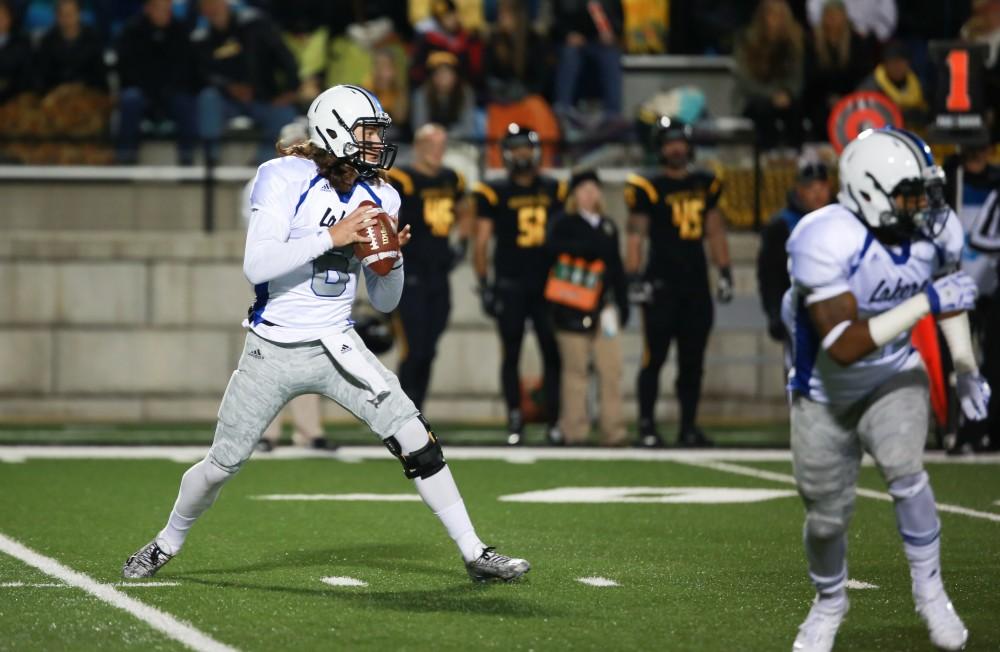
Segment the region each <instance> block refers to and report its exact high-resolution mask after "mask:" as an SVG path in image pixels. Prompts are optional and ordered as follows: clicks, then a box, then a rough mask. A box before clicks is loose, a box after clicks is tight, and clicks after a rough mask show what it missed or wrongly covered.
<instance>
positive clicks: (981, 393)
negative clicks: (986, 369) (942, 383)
mask: <svg viewBox="0 0 1000 652" xmlns="http://www.w3.org/2000/svg"><path fill="white" fill-rule="evenodd" d="M955 380H956V382H955V389H956V391H957V392H958V402H959V403H960V404H961V406H962V413H963V414H964V415H965V418H966V420H968V421H982V420H984V419H985V418H986V415H987V412H988V409H989V405H990V395H991V394H992V390H991V389H990V384H989V383H988V382H986V379H985V378H983V376H982V374H980V373H979V372H978V371H966V372H965V373H960V374H958V376H957V377H956V379H955Z"/></svg>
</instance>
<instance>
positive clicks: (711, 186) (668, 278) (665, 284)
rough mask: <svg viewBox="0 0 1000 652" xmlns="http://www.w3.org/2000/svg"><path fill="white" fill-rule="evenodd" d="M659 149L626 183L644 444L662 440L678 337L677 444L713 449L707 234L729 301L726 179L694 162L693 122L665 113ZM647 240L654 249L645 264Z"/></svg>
mask: <svg viewBox="0 0 1000 652" xmlns="http://www.w3.org/2000/svg"><path fill="white" fill-rule="evenodd" d="M653 146H654V148H655V151H656V153H657V155H658V156H659V160H660V163H661V165H662V167H661V169H660V171H659V173H658V174H654V175H650V176H642V175H639V174H631V175H629V177H628V179H627V181H626V185H625V203H626V204H627V205H628V208H629V219H628V237H627V240H626V252H625V271H626V272H627V273H628V274H630V275H632V288H633V292H632V294H633V297H634V299H635V300H636V301H638V302H640V303H642V304H643V306H642V314H643V335H644V338H645V350H644V352H643V357H642V367H641V369H640V371H639V378H638V395H639V444H640V445H642V446H647V447H658V446H662V445H663V439H662V437H661V436H660V434H659V433H658V432H657V430H656V422H655V419H654V411H655V407H656V399H657V395H658V394H659V376H660V369H661V368H662V367H663V363H664V362H665V361H666V359H667V352H668V350H669V347H670V342H671V341H672V340H676V341H677V367H678V369H677V384H676V388H677V399H678V401H679V402H680V422H681V423H680V433H679V436H678V445H681V446H710V445H711V444H712V442H711V440H709V439H708V438H707V437H706V436H705V434H704V433H703V432H702V431H701V430H700V429H699V428H698V426H697V422H696V419H697V412H698V401H699V399H700V397H701V380H702V368H703V365H704V360H705V347H706V346H707V345H708V334H709V331H710V330H711V328H712V318H713V306H712V295H711V291H710V290H709V283H708V263H707V260H706V257H705V245H704V240H705V239H707V240H708V246H709V250H710V253H711V256H712V260H713V262H714V263H715V265H716V266H717V267H718V268H719V284H718V290H717V299H718V300H719V302H720V303H728V302H729V301H730V300H731V299H732V296H733V283H732V273H731V271H730V267H729V247H728V244H727V242H726V232H725V227H724V225H723V218H722V213H721V212H720V211H719V198H720V196H721V194H722V184H721V181H720V180H719V179H718V177H716V176H715V175H714V174H712V173H711V172H708V171H704V170H699V169H697V168H695V167H694V166H693V164H692V159H693V158H694V149H693V145H692V143H691V127H690V126H689V125H686V124H683V123H681V122H678V121H676V120H671V119H669V118H666V117H664V118H660V120H659V121H658V122H657V124H656V125H655V127H654V130H653ZM647 239H648V240H649V253H648V259H647V260H646V261H645V266H643V258H644V249H645V244H646V240H647Z"/></svg>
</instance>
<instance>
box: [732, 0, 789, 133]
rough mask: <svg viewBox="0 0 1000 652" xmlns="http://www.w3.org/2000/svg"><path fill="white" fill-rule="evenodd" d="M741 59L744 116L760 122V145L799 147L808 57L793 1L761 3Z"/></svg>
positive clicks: (742, 46)
mask: <svg viewBox="0 0 1000 652" xmlns="http://www.w3.org/2000/svg"><path fill="white" fill-rule="evenodd" d="M735 59H736V86H737V93H738V96H739V98H740V99H741V100H742V104H743V115H745V116H746V117H748V118H750V119H752V120H753V121H754V124H755V125H756V128H757V133H758V138H759V142H760V145H761V146H762V147H763V148H765V149H771V148H774V147H778V146H785V147H797V146H798V145H799V144H800V142H801V121H802V118H801V109H800V102H801V96H802V85H803V70H804V64H805V54H804V43H803V35H802V27H801V26H799V24H798V23H797V22H796V21H795V17H794V16H792V10H791V9H790V8H789V6H788V2H787V0H761V3H760V4H759V5H757V10H756V11H755V12H754V16H753V20H752V21H751V22H750V26H749V27H748V28H747V30H746V32H745V33H744V34H743V35H742V37H741V38H740V39H739V41H738V43H737V45H736V52H735Z"/></svg>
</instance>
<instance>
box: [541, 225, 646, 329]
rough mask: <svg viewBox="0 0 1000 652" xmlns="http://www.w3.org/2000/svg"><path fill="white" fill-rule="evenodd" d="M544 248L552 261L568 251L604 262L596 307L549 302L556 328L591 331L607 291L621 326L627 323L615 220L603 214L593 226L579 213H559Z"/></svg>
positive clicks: (624, 291) (627, 308)
mask: <svg viewBox="0 0 1000 652" xmlns="http://www.w3.org/2000/svg"><path fill="white" fill-rule="evenodd" d="M546 249H547V250H548V252H549V254H550V256H551V262H552V263H553V264H554V263H555V261H556V259H557V258H558V257H559V256H560V255H561V254H569V255H570V256H573V257H574V258H585V259H586V260H588V261H594V260H602V261H604V265H605V272H604V291H603V293H602V295H601V300H600V301H599V302H598V304H597V308H596V309H595V310H594V311H593V312H590V313H585V312H582V311H580V310H575V309H573V308H570V307H568V306H563V305H558V304H551V306H552V318H553V321H554V322H555V326H556V328H558V329H560V330H567V331H575V332H581V333H585V332H590V331H593V330H594V329H595V328H596V327H597V323H598V321H599V317H600V313H601V310H602V309H603V308H604V306H605V305H607V302H608V296H609V292H613V293H614V300H615V303H616V304H617V305H618V317H619V321H620V322H621V325H622V326H624V325H625V324H626V323H627V322H628V313H629V306H628V288H627V285H626V282H625V269H624V267H623V266H622V258H621V252H620V250H619V247H618V229H617V227H615V224H614V222H612V221H611V220H610V219H608V218H606V217H602V218H601V221H600V223H599V224H598V225H597V227H596V228H595V227H593V226H591V225H590V223H589V222H587V220H585V219H584V218H583V217H581V216H580V215H578V214H570V215H560V216H559V217H558V218H556V220H555V223H554V224H553V226H552V230H551V232H550V233H549V237H548V241H547V243H546Z"/></svg>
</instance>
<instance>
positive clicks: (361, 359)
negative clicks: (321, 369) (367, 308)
mask: <svg viewBox="0 0 1000 652" xmlns="http://www.w3.org/2000/svg"><path fill="white" fill-rule="evenodd" d="M348 333H349V331H348V332H345V333H336V334H335V335H327V336H326V337H324V338H323V339H321V340H320V342H322V343H323V347H324V348H325V349H326V350H327V352H328V353H329V354H330V355H331V356H332V357H333V361H334V362H336V363H337V366H339V367H340V368H341V369H342V370H343V371H344V373H345V375H347V376H349V378H350V379H352V380H354V381H355V382H357V383H358V384H359V385H361V386H362V387H364V388H365V390H366V391H368V392H369V393H370V394H371V397H370V398H369V399H368V402H369V403H371V404H372V405H374V406H375V407H378V404H379V403H381V402H382V401H383V400H384V399H385V397H387V396H388V395H389V393H390V390H389V384H388V383H386V382H385V379H384V378H383V377H382V374H380V373H379V371H378V369H376V368H375V367H374V366H372V364H371V363H370V362H369V361H368V359H367V358H365V356H364V355H362V354H361V351H359V350H358V347H357V344H355V342H354V340H353V339H352V338H351V336H350V335H349V334H348Z"/></svg>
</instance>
